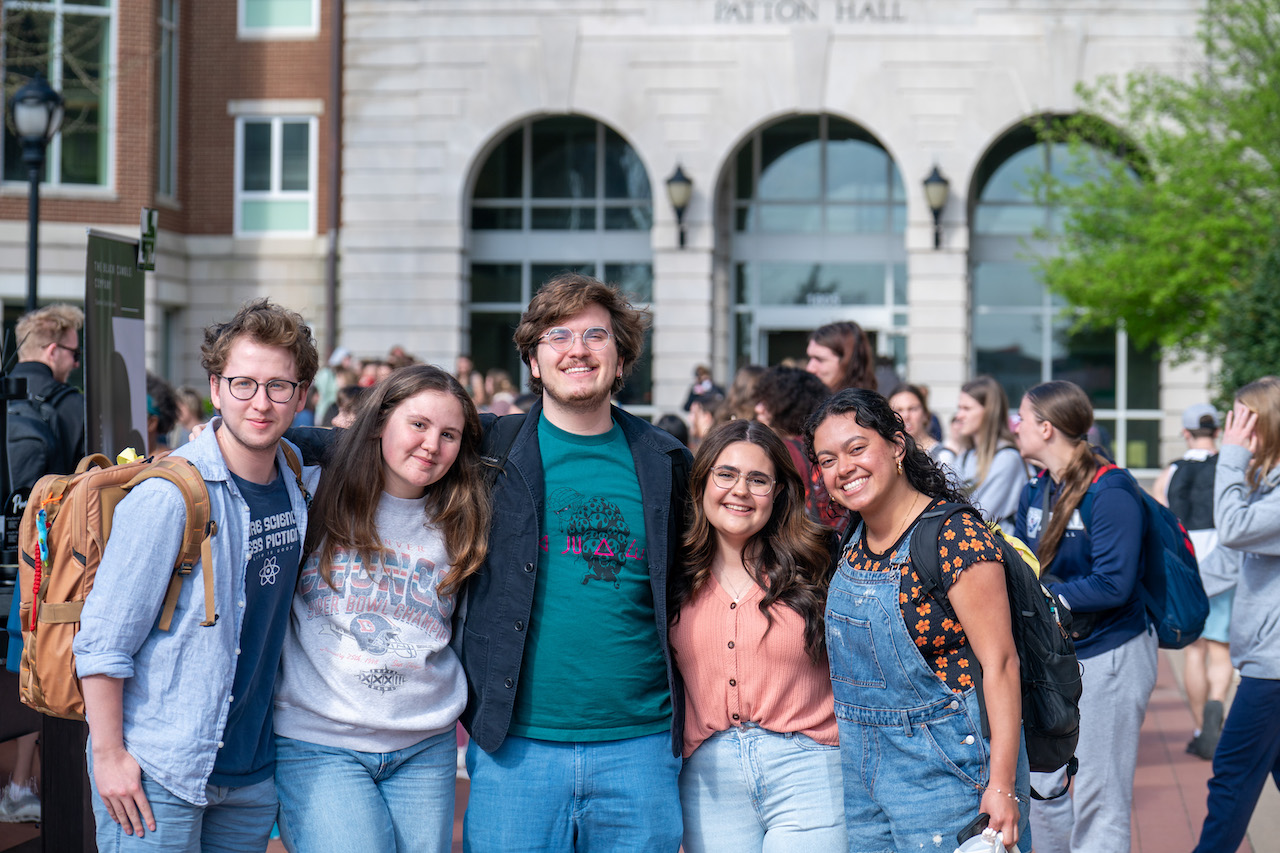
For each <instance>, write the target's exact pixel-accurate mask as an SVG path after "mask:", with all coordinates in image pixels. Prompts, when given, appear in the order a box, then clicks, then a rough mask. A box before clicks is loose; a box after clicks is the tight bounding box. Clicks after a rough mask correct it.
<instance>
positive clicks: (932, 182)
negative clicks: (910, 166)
mask: <svg viewBox="0 0 1280 853" xmlns="http://www.w3.org/2000/svg"><path fill="white" fill-rule="evenodd" d="M950 192H951V182H950V181H948V180H947V179H946V178H944V177H942V173H941V172H939V171H938V167H937V166H934V167H933V171H932V172H930V173H929V177H927V178H925V179H924V197H925V200H927V201H928V202H929V210H931V211H933V248H935V249H941V248H942V209H943V208H944V207H946V206H947V195H948V194H949V193H950Z"/></svg>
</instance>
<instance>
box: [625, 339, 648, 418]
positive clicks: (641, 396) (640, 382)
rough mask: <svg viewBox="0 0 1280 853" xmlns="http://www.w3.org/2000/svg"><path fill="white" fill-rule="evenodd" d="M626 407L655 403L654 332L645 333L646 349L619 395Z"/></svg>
mask: <svg viewBox="0 0 1280 853" xmlns="http://www.w3.org/2000/svg"><path fill="white" fill-rule="evenodd" d="M617 399H618V402H619V403H621V404H622V405H624V406H627V405H632V406H646V405H648V404H650V403H652V402H653V330H652V329H649V330H648V331H646V332H645V333H644V349H643V350H642V351H641V353H640V357H639V358H638V359H636V366H635V370H633V371H632V372H631V375H630V376H628V377H627V384H626V385H623V386H622V390H621V391H619V392H618V394H617Z"/></svg>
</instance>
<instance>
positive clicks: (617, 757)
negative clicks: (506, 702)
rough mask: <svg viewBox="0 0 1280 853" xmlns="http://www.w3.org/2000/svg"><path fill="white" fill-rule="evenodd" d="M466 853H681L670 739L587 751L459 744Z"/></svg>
mask: <svg viewBox="0 0 1280 853" xmlns="http://www.w3.org/2000/svg"><path fill="white" fill-rule="evenodd" d="M467 772H468V773H469V774H470V776H471V796H470V799H469V800H468V801H467V816H466V820H465V822H464V824H463V831H462V838H463V850H465V851H467V853H521V851H547V852H548V853H571V851H602V853H603V851H609V853H628V851H634V853H664V851H665V853H676V851H677V850H679V849H680V834H681V819H680V792H679V785H678V782H677V778H678V776H679V773H680V759H679V758H678V757H676V756H674V755H672V754H671V734H670V732H667V731H663V732H660V733H658V734H654V735H646V736H645V737H635V738H628V739H626V740H611V741H600V742H595V743H557V742H555V741H547V740H533V739H531V738H522V737H514V736H512V735H508V736H507V739H506V740H504V741H503V742H502V745H501V746H500V747H498V748H497V749H496V750H495V751H494V752H492V753H489V752H485V751H484V750H483V749H481V748H480V747H478V746H476V744H475V742H474V741H472V742H471V743H470V744H468V745H467Z"/></svg>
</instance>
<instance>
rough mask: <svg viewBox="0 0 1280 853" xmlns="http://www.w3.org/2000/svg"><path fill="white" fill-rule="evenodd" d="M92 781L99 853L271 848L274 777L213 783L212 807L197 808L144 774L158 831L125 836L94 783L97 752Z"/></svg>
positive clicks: (250, 852) (223, 852) (245, 852)
mask: <svg viewBox="0 0 1280 853" xmlns="http://www.w3.org/2000/svg"><path fill="white" fill-rule="evenodd" d="M89 785H90V787H91V788H92V790H93V797H92V799H93V819H94V821H95V822H96V823H97V825H98V831H97V841H98V853H117V851H128V850H163V851H172V853H256V852H257V851H261V850H265V849H266V848H267V842H268V841H270V839H271V827H272V825H273V824H274V823H275V821H276V783H275V780H274V779H271V778H270V777H268V778H266V779H264V780H262V781H261V782H258V783H256V784H253V785H241V786H239V787H236V788H227V787H223V786H221V785H209V786H208V787H207V788H206V789H205V796H206V797H207V798H208V800H209V804H208V805H207V806H193V805H192V804H191V803H188V802H187V801H186V800H184V799H181V798H179V797H178V796H177V795H175V794H173V793H171V792H170V791H169V790H168V789H167V788H165V787H164V786H163V785H161V784H160V783H159V782H156V781H155V780H154V779H152V778H150V777H149V776H147V774H146V773H143V774H142V791H143V793H144V794H146V795H147V801H148V802H149V803H150V804H151V813H152V815H154V816H155V819H156V831H155V832H150V831H148V830H147V829H146V827H145V826H144V827H143V833H144V834H143V835H141V836H138V835H125V832H124V830H123V829H121V828H120V825H119V824H118V823H116V822H115V821H114V820H112V819H111V815H110V814H108V813H107V807H106V806H105V805H103V803H102V798H101V797H99V796H98V787H97V785H95V784H94V782H93V754H92V753H90V754H89Z"/></svg>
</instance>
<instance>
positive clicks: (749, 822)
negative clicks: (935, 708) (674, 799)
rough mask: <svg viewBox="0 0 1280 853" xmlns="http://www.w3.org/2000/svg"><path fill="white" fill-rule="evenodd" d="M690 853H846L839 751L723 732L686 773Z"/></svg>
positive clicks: (790, 737)
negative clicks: (792, 852) (716, 852)
mask: <svg viewBox="0 0 1280 853" xmlns="http://www.w3.org/2000/svg"><path fill="white" fill-rule="evenodd" d="M680 805H681V806H682V807H683V809H684V850H685V853H711V851H724V853H748V851H770V853H772V851H777V853H784V852H785V851H790V850H801V849H803V850H804V851H806V853H845V851H846V849H847V848H848V844H849V836H848V833H846V832H845V828H844V792H843V788H842V787H841V785H840V747H838V746H827V745H826V744H821V743H818V742H817V741H815V740H814V739H813V738H811V737H808V736H807V735H803V734H800V733H786V734H779V733H778V732H771V731H769V730H767V729H762V728H760V727H759V726H757V725H756V724H754V723H744V724H743V725H742V727H741V728H732V729H729V730H727V731H723V732H716V733H715V734H713V735H712V736H711V737H709V738H707V739H706V740H705V741H703V742H702V744H701V745H700V746H699V747H698V748H697V749H696V750H695V751H694V753H693V755H691V756H689V757H688V758H687V759H685V762H684V769H683V770H681V771H680Z"/></svg>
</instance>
